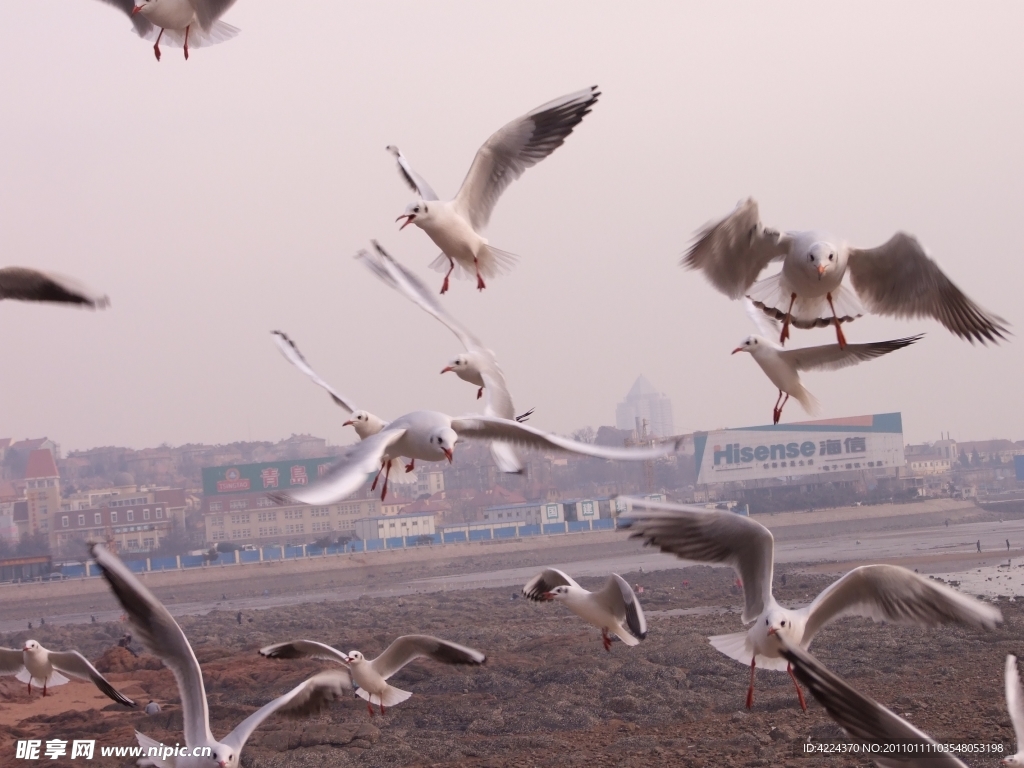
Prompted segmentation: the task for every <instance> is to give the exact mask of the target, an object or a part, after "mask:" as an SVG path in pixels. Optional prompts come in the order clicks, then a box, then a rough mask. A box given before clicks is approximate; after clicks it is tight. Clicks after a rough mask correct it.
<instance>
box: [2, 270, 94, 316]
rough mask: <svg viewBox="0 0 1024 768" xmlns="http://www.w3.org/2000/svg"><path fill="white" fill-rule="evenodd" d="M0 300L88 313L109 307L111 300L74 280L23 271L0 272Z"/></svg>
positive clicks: (44, 273) (32, 271)
mask: <svg viewBox="0 0 1024 768" xmlns="http://www.w3.org/2000/svg"><path fill="white" fill-rule="evenodd" d="M2 299H19V300H21V301H52V302H56V303H60V304H79V305H81V306H84V307H88V308H89V309H103V308H104V307H107V306H109V305H110V299H108V298H107V297H106V296H104V295H102V294H99V293H96V292H95V291H93V290H90V289H89V288H86V287H85V286H84V285H82V284H81V283H79V282H78V281H77V280H75V279H74V278H70V277H65V276H64V275H58V274H56V273H55V272H40V271H39V270H37V269H28V268H26V267H3V268H2V269H0V300H2Z"/></svg>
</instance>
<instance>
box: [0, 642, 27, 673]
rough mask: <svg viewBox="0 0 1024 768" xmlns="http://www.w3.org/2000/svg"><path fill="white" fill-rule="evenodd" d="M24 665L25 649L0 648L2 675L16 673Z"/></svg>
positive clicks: (0, 671) (0, 670) (0, 669)
mask: <svg viewBox="0 0 1024 768" xmlns="http://www.w3.org/2000/svg"><path fill="white" fill-rule="evenodd" d="M24 666H25V652H24V651H21V650H18V649H17V648H0V675H16V674H18V673H19V672H21V670H22V669H23V668H24Z"/></svg>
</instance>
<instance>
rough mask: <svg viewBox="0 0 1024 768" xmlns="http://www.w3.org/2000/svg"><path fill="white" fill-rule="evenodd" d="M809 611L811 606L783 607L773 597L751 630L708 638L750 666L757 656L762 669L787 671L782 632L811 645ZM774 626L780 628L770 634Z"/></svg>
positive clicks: (793, 642) (790, 640) (789, 639)
mask: <svg viewBox="0 0 1024 768" xmlns="http://www.w3.org/2000/svg"><path fill="white" fill-rule="evenodd" d="M808 613H809V609H808V608H800V609H797V610H790V609H789V608H783V607H782V606H781V605H779V604H778V603H776V602H775V599H774V598H773V599H772V601H771V603H770V604H769V605H768V609H767V610H766V611H764V613H762V614H761V615H760V616H758V617H757V619H756V620H755V621H754V623H753V624H752V625H751V626H750V629H747V630H745V631H743V632H733V633H732V634H728V635H715V636H713V637H710V638H708V640H709V642H710V643H711V645H712V646H714V648H715V649H716V650H718V651H720V652H721V653H724V654H725V655H726V656H728V657H729V658H731V659H735V660H736V661H738V662H740V663H741V664H744V665H746V666H748V667H749V666H750V660H751V658H752V657H753V656H755V655H756V657H757V664H756V665H757V667H758V668H759V669H775V670H779V671H782V672H785V671H786V666H787V662H786V660H785V659H784V658H782V654H780V653H779V641H778V636H779V635H782V636H783V637H784V638H785V639H786V641H787V642H788V643H790V644H791V645H799V646H800V647H801V648H806V647H807V646H808V645H810V638H808V641H807V643H806V644H805V643H804V629H805V628H806V627H807V617H808ZM766 621H767V622H768V623H766ZM783 621H784V622H785V624H784V625H783V624H782V622H783ZM772 625H774V626H775V628H776V631H775V633H774V634H768V630H769V628H770V627H771V626H772Z"/></svg>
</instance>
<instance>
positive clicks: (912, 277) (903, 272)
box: [847, 232, 1009, 344]
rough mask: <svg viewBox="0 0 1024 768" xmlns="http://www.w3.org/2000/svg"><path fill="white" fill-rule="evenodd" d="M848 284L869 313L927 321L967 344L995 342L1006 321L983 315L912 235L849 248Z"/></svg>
mask: <svg viewBox="0 0 1024 768" xmlns="http://www.w3.org/2000/svg"><path fill="white" fill-rule="evenodd" d="M847 269H849V270H850V280H851V281H852V282H853V287H854V289H855V290H856V291H857V295H858V296H859V297H860V298H861V299H862V300H863V301H864V303H865V304H866V305H867V307H868V309H869V310H871V311H872V312H875V313H877V314H880V315H892V316H894V317H931V318H934V319H936V320H938V321H939V322H940V323H942V324H943V325H944V326H946V328H948V329H949V330H950V331H952V332H953V333H955V334H956V335H957V336H959V337H960V338H962V339H967V340H968V341H970V342H971V343H972V344H973V343H974V342H975V341H980V342H981V343H982V344H985V343H987V342H989V341H991V342H993V343H998V341H999V340H1000V339H1003V340H1005V339H1006V334H1007V333H1009V331H1008V330H1007V329H1006V325H1005V323H1006V321H1005V320H1003V319H1002V318H1001V317H997V316H996V315H993V314H990V313H989V312H986V311H985V310H983V309H982V308H981V307H979V306H978V305H977V304H975V303H974V302H973V301H971V300H970V299H969V298H967V296H966V295H964V293H963V291H961V290H960V289H959V288H957V287H956V285H954V284H953V281H952V280H950V279H949V278H948V277H946V275H945V273H944V272H943V271H942V270H941V269H939V265H938V264H936V263H935V262H934V261H933V260H932V259H931V258H930V257H929V256H928V253H927V252H926V251H925V249H924V247H923V246H922V245H921V243H920V242H918V240H917V238H916V237H914V236H913V235H908V234H907V233H905V232H897V233H896V234H895V235H893V236H892V237H891V238H889V240H888V241H887V242H885V243H883V244H882V245H880V246H878V247H877V248H851V249H850V251H849V266H848V267H847Z"/></svg>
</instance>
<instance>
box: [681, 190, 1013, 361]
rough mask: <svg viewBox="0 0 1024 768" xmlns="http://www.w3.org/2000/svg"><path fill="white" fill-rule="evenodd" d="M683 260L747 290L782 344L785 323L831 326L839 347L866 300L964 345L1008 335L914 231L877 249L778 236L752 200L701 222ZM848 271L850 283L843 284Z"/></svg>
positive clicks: (740, 292)
mask: <svg viewBox="0 0 1024 768" xmlns="http://www.w3.org/2000/svg"><path fill="white" fill-rule="evenodd" d="M773 261H782V270H781V271H780V272H778V273H776V274H774V275H772V276H771V277H766V278H764V279H762V280H758V279H757V278H758V276H759V275H760V274H761V272H762V271H764V269H765V268H766V267H767V266H768V265H769V264H770V263H771V262H773ZM682 264H683V266H685V267H689V268H690V269H699V270H701V271H703V272H704V275H705V276H706V277H707V278H708V280H710V281H711V284H712V285H714V286H715V288H717V289H718V290H720V291H721V292H722V293H724V294H725V295H726V296H728V297H729V298H731V299H738V298H740V297H741V296H744V295H746V296H747V297H749V298H750V299H751V300H752V301H753V302H754V304H755V305H756V306H757V307H758V308H759V309H760V310H761V311H763V312H764V313H765V314H767V315H769V316H771V317H774V318H776V319H778V320H782V332H781V333H780V334H779V342H780V343H783V344H784V343H785V341H786V339H788V338H789V326H790V325H795V326H796V327H797V328H815V327H826V326H829V325H835V327H836V339H837V340H838V342H839V346H840V347H845V346H846V337H845V336H844V335H843V329H842V327H841V323H848V322H851V321H852V320H855V319H856V318H858V317H860V316H861V315H863V314H864V305H865V304H866V305H867V309H868V310H869V311H870V312H873V313H875V314H879V315H892V316H895V317H931V318H934V319H936V320H938V321H939V322H940V323H942V324H943V325H944V326H946V328H947V329H949V330H950V331H952V332H953V333H955V334H956V335H957V336H959V337H960V338H963V339H967V340H968V341H970V342H971V343H974V342H975V341H980V342H981V343H982V344H985V343H987V342H988V341H991V342H993V343H997V342H998V340H999V339H1005V338H1006V336H1005V334H1006V333H1008V331H1007V329H1006V327H1005V325H1004V323H1005V322H1006V321H1005V320H1003V319H1002V318H999V317H996V316H995V315H991V314H989V313H988V312H986V311H985V310H983V309H981V308H980V307H978V306H977V305H976V304H975V303H974V302H973V301H971V300H970V299H969V298H967V296H965V295H964V294H963V292H962V291H961V290H960V289H959V288H957V287H956V286H955V285H954V284H953V282H952V281H951V280H950V279H949V278H948V277H946V275H945V273H943V272H942V270H941V269H939V265H938V264H936V263H935V262H934V261H933V260H932V259H931V258H930V257H929V256H928V253H927V252H926V251H925V249H924V247H923V246H922V245H921V243H919V242H918V241H917V238H915V237H914V236H913V235H908V234H906V233H905V232H897V233H896V234H895V235H893V236H892V237H891V238H890V239H889V240H888V241H887V242H885V243H883V244H882V245H880V246H878V247H877V248H854V247H852V246H850V245H848V244H847V243H845V242H844V241H842V240H837V239H835V238H833V237H831V236H829V235H826V234H823V233H821V232H786V233H782V232H778V231H776V230H773V229H768V228H766V227H765V226H764V225H763V224H762V223H761V220H760V216H759V214H758V210H757V202H755V201H754V199H753V198H748V199H747V200H745V201H743V202H741V203H740V204H739V205H738V206H736V209H735V210H734V211H733V212H732V213H731V214H729V215H728V216H726V217H725V218H724V219H722V220H721V221H717V222H713V223H711V224H708V225H707V226H705V227H704V229H703V230H701V232H700V233H699V234H698V235H697V238H696V242H694V244H693V246H692V247H691V248H690V250H689V251H688V252H687V254H686V255H685V256H684V257H683V260H682ZM847 272H849V273H850V282H851V283H852V287H849V286H847V285H846V284H844V282H843V279H844V278H845V276H846V273H847ZM755 281H756V282H755ZM862 302H863V304H862Z"/></svg>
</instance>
